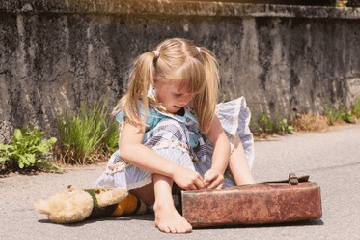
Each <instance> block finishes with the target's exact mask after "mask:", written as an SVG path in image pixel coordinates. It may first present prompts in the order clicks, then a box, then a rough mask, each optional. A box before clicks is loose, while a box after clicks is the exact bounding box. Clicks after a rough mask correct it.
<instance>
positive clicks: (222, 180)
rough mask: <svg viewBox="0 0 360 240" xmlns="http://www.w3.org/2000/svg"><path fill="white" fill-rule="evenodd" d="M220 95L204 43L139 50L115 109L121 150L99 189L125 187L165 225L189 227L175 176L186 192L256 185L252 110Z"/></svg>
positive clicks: (167, 228) (176, 42) (174, 229)
mask: <svg viewBox="0 0 360 240" xmlns="http://www.w3.org/2000/svg"><path fill="white" fill-rule="evenodd" d="M217 93H218V71H217V62H216V60H215V59H214V57H213V55H212V54H211V52H209V51H208V50H207V49H205V48H199V47H196V46H194V45H193V44H192V43H191V42H189V41H187V40H185V39H169V40H166V41H164V42H162V43H161V44H159V45H158V46H157V48H156V50H155V51H153V52H147V53H144V54H142V55H140V56H139V57H138V58H137V60H136V61H135V64H134V68H133V71H132V73H131V75H130V82H129V87H128V90H127V92H126V94H125V95H124V97H123V98H122V99H121V100H120V102H119V103H118V105H117V106H116V107H115V109H114V113H115V114H118V115H117V120H118V121H119V122H120V129H121V131H120V132H121V133H120V140H119V145H120V150H119V151H117V152H116V153H114V155H113V156H112V157H111V159H110V160H109V162H108V165H107V167H106V170H105V172H104V173H103V174H102V175H101V176H100V178H99V179H98V180H97V181H96V183H95V187H102V188H126V189H127V190H129V192H130V193H131V194H133V195H135V196H137V197H138V198H140V199H142V200H143V201H144V202H145V203H146V204H147V205H152V204H153V210H154V215H155V225H156V226H157V227H158V228H159V229H160V230H161V231H163V232H166V233H185V232H190V231H191V229H192V228H191V225H190V224H189V223H188V222H187V221H186V220H185V219H184V218H183V217H181V215H179V213H178V211H177V210H176V208H175V204H174V199H173V196H172V186H173V183H174V182H175V183H176V184H177V185H178V186H179V187H180V188H181V189H184V190H193V189H204V188H210V189H214V188H228V187H232V186H234V185H241V184H252V183H254V182H255V181H254V179H253V177H252V175H251V173H250V167H251V165H252V163H253V160H254V147H253V138H252V135H251V133H250V131H249V128H248V124H249V121H250V112H249V109H248V108H247V107H246V103H245V100H244V99H243V98H239V99H237V100H234V101H231V102H228V103H225V104H219V105H216V104H217ZM240 139H241V140H240ZM244 149H245V150H244Z"/></svg>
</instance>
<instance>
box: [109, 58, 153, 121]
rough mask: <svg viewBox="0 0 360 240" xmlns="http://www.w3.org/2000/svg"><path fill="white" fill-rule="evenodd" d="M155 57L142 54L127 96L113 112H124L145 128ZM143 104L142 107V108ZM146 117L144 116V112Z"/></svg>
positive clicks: (136, 63)
mask: <svg viewBox="0 0 360 240" xmlns="http://www.w3.org/2000/svg"><path fill="white" fill-rule="evenodd" d="M154 61H155V56H154V53H153V52H146V53H143V54H141V55H140V56H139V57H138V58H137V59H136V60H135V62H134V66H133V70H132V72H131V74H130V78H129V85H128V89H127V92H126V94H125V95H124V96H123V97H122V99H121V100H120V101H119V103H118V104H117V106H116V107H115V108H114V110H113V114H118V113H119V112H120V111H123V112H124V116H126V119H127V120H128V121H130V122H131V123H133V124H136V125H138V126H139V127H141V128H143V127H145V125H146V117H147V113H148V110H149V99H148V94H147V93H148V89H149V87H150V84H153V82H154V81H153V75H154ZM140 104H142V106H140ZM142 110H143V111H144V112H143V114H145V116H142V112H141V111H142Z"/></svg>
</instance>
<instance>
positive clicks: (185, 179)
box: [173, 167, 205, 190]
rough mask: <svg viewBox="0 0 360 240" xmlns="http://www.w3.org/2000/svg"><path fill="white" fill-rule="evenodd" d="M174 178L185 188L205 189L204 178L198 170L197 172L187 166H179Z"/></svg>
mask: <svg viewBox="0 0 360 240" xmlns="http://www.w3.org/2000/svg"><path fill="white" fill-rule="evenodd" d="M173 180H174V181H175V182H176V184H177V185H178V186H179V187H180V188H181V189H184V190H197V189H204V188H205V182H204V179H203V178H202V177H201V175H200V174H199V173H198V172H195V171H193V170H191V169H188V168H186V167H179V168H178V169H176V171H175V172H174V176H173Z"/></svg>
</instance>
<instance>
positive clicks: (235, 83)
mask: <svg viewBox="0 0 360 240" xmlns="http://www.w3.org/2000/svg"><path fill="white" fill-rule="evenodd" d="M171 37H183V38H188V39H191V40H193V41H194V43H195V44H196V45H198V46H204V47H207V48H208V49H210V50H212V51H213V52H214V53H215V55H216V57H217V59H218V61H219V64H220V73H221V80H222V83H221V100H230V99H234V98H236V97H239V96H245V97H246V99H247V102H248V105H249V106H250V107H251V108H252V109H253V110H254V111H255V113H256V116H258V115H259V114H261V112H262V111H265V112H266V113H267V114H268V115H269V116H274V115H275V112H276V111H277V112H278V113H279V114H280V115H282V116H293V115H294V114H295V113H296V112H305V111H315V112H321V111H322V109H323V107H324V105H325V103H326V101H327V99H330V100H331V102H332V103H335V102H337V101H341V102H342V104H344V105H345V106H347V107H349V106H350V104H351V102H352V101H353V99H354V97H355V96H356V95H357V94H359V95H360V59H359V56H360V9H340V8H338V9H337V8H327V7H303V6H283V5H276V6H275V5H252V4H237V3H204V2H202V3H200V2H191V3H186V2H176V1H165V0H158V1H157V0H153V1H150V0H148V1H146V0H142V1H133V0H122V1H119V0H3V1H1V2H0V142H3V141H6V140H9V139H10V136H11V134H12V133H13V129H14V128H21V127H22V126H23V124H24V123H30V125H39V126H40V127H41V129H42V130H43V131H47V132H48V133H49V134H56V119H57V114H58V113H59V112H61V111H64V110H76V109H78V108H79V106H80V103H81V102H82V101H84V100H86V101H87V102H89V104H90V105H91V104H92V103H93V102H95V101H98V100H99V99H104V98H107V100H108V105H109V108H112V107H113V106H114V105H115V104H116V102H117V101H118V99H119V98H120V97H121V95H122V94H123V92H124V87H125V86H126V79H127V76H128V70H129V65H130V64H131V63H132V61H133V59H134V58H135V57H136V56H137V55H139V54H140V53H142V52H145V51H152V50H153V49H154V47H155V46H156V45H157V44H158V43H159V42H160V41H162V40H164V39H166V38H171Z"/></svg>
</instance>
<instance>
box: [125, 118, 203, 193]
mask: <svg viewBox="0 0 360 240" xmlns="http://www.w3.org/2000/svg"><path fill="white" fill-rule="evenodd" d="M143 138H144V129H139V128H138V127H137V126H135V125H133V124H131V123H129V122H125V124H124V126H123V130H122V133H121V139H120V149H121V151H120V156H121V158H122V159H124V160H125V161H126V162H129V163H132V164H134V165H136V166H138V167H140V168H142V169H145V170H147V171H149V172H151V173H156V174H160V175H163V176H167V177H170V178H172V179H173V180H174V181H175V182H176V183H177V184H178V186H179V187H180V188H182V189H185V190H190V189H203V188H205V184H204V181H203V179H202V177H201V175H200V174H199V173H197V172H195V171H193V170H191V169H188V168H185V167H182V166H180V165H178V164H177V163H174V162H171V161H169V160H167V159H165V158H163V157H161V156H160V155H158V154H156V153H155V152H153V151H152V150H151V149H150V148H148V147H146V146H145V145H143V144H142V140H143Z"/></svg>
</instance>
